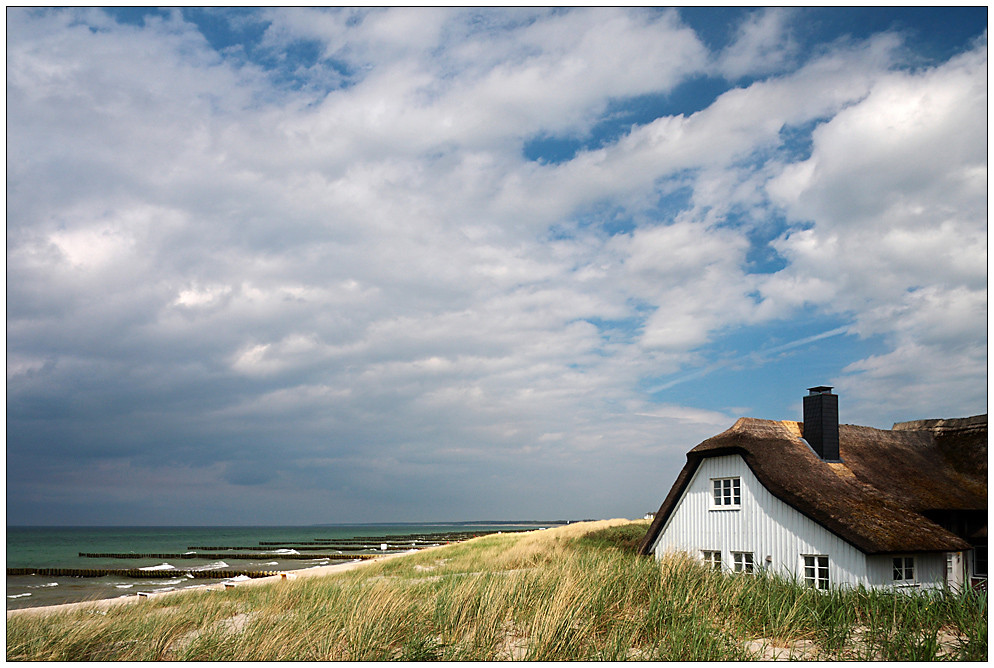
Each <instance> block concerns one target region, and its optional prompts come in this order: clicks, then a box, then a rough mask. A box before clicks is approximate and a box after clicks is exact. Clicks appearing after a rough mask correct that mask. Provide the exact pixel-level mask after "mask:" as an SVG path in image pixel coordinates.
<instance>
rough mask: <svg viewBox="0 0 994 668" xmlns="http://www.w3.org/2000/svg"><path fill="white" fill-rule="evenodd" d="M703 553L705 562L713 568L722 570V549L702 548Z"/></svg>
mask: <svg viewBox="0 0 994 668" xmlns="http://www.w3.org/2000/svg"><path fill="white" fill-rule="evenodd" d="M701 554H702V555H703V560H704V564H705V565H706V566H707V567H708V568H709V569H711V570H715V571H720V570H721V566H722V562H721V550H701Z"/></svg>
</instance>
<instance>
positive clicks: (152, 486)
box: [6, 7, 987, 525]
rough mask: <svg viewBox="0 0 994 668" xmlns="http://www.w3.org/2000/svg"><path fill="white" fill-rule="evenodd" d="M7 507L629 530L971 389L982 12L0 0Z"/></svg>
mask: <svg viewBox="0 0 994 668" xmlns="http://www.w3.org/2000/svg"><path fill="white" fill-rule="evenodd" d="M6 18H7V35H8V39H7V63H8V69H7V123H8V133H7V138H8V140H7V158H8V160H7V165H8V167H7V291H6V292H7V423H6V426H7V522H8V524H90V525H97V524H130V525H142V524H152V525H154V524H200V525H203V524H266V523H279V524H307V523H324V522H329V523H335V522H384V521H429V520H450V521H457V520H475V519H501V518H503V519H506V518H521V519H524V518H534V519H543V518H545V519H548V518H584V517H621V516H624V517H636V516H641V515H642V513H644V512H646V511H649V510H653V509H655V508H656V507H658V505H659V503H660V502H661V501H662V498H663V497H664V496H665V494H666V491H667V490H668V488H669V485H670V484H671V483H672V481H673V479H674V478H675V476H676V474H677V472H678V471H679V469H680V467H681V466H682V464H683V462H684V457H685V453H686V451H687V450H689V449H690V448H691V447H693V446H694V445H696V444H697V443H698V442H700V441H701V440H703V439H705V438H707V437H709V436H711V435H714V434H716V433H718V432H720V431H723V430H724V429H726V428H728V427H730V426H731V425H732V424H733V423H734V421H735V419H736V418H737V417H740V416H751V417H759V418H770V419H799V418H800V406H801V397H802V396H803V394H804V393H805V389H806V388H807V387H810V386H813V385H822V384H827V385H833V386H835V387H836V391H837V393H838V394H839V395H840V411H841V413H842V420H843V421H844V422H849V423H855V424H865V425H870V426H875V427H881V428H887V427H889V426H890V425H891V424H892V423H893V422H895V421H902V420H908V419H915V418H926V417H956V416H965V415H972V414H977V413H983V412H986V407H987V392H986V387H987V384H986V365H987V326H986V323H987V218H986V216H987V149H986V145H987V9H986V7H976V8H959V9H934V8H933V9H928V8H910V9H889V8H886V9H882V8H877V9H870V8H820V9H815V8H812V9H785V8H777V9H745V8H719V9H695V8H687V9H681V10H673V9H664V10H658V9H639V8H629V9H617V8H599V9H533V8H522V9H482V8H463V9H449V8H432V9H410V8H395V9H330V10H324V9H311V8H293V9H254V8H253V9H227V8H216V9H196V8H190V9H181V10H175V9H170V10H152V9H115V10H101V9H95V8H91V9H49V10H46V9H23V8H22V9H8V11H7V17H6Z"/></svg>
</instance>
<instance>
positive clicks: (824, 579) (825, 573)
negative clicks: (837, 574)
mask: <svg viewBox="0 0 994 668" xmlns="http://www.w3.org/2000/svg"><path fill="white" fill-rule="evenodd" d="M809 559H810V560H812V561H811V563H810V564H809V563H808V560H809ZM822 560H824V562H822ZM822 563H824V565H822ZM830 563H831V562H829V560H828V555H827V554H802V555H801V582H802V583H804V584H805V585H806V586H808V587H811V588H812V589H817V590H819V591H827V590H828V589H829V588H830V587H831V586H832V579H831V573H830V570H829V564H830ZM809 569H810V571H811V574H810V575H808V572H809ZM822 585H824V586H822Z"/></svg>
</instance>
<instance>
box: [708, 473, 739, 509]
mask: <svg viewBox="0 0 994 668" xmlns="http://www.w3.org/2000/svg"><path fill="white" fill-rule="evenodd" d="M711 485H712V489H713V492H714V496H713V499H714V506H713V507H715V508H737V507H738V506H739V505H740V504H741V503H742V485H741V483H740V482H739V479H738V478H713V479H712V480H711Z"/></svg>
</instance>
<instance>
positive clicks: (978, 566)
mask: <svg viewBox="0 0 994 668" xmlns="http://www.w3.org/2000/svg"><path fill="white" fill-rule="evenodd" d="M973 574H974V575H975V576H977V577H978V578H985V577H987V546H986V545H974V546H973Z"/></svg>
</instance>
